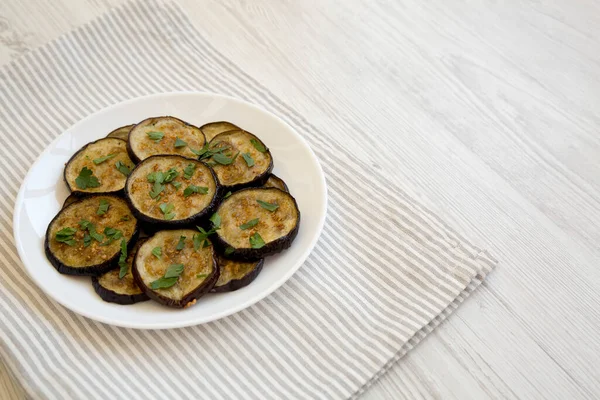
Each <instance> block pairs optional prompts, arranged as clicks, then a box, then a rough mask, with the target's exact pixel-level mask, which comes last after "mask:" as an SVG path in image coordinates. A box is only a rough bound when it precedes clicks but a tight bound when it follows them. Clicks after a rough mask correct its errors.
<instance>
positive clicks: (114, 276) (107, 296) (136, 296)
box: [92, 239, 150, 304]
mask: <svg viewBox="0 0 600 400" xmlns="http://www.w3.org/2000/svg"><path fill="white" fill-rule="evenodd" d="M145 241H146V239H140V240H138V241H137V243H136V244H135V246H134V247H133V249H131V251H128V252H127V254H126V259H125V261H124V266H125V268H124V269H125V270H126V272H125V274H124V275H123V274H122V273H121V271H122V270H123V267H122V266H119V267H118V268H116V269H113V270H110V271H108V272H107V273H105V274H103V275H100V276H99V277H92V286H93V287H94V290H95V291H96V293H98V295H99V296H100V297H101V298H102V300H104V301H106V302H109V303H117V304H134V303H139V302H141V301H146V300H150V298H149V297H148V296H147V295H146V293H144V292H143V291H142V289H140V288H139V286H138V285H137V284H136V283H135V281H134V280H133V273H132V265H133V260H134V258H135V254H136V253H137V251H138V249H139V248H140V246H141V245H142V244H143V243H144V242H145ZM121 276H122V277H121Z"/></svg>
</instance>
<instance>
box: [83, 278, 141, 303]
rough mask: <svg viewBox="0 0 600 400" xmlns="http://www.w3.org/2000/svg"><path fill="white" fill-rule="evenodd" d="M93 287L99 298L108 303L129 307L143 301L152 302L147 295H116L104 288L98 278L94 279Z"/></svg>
mask: <svg viewBox="0 0 600 400" xmlns="http://www.w3.org/2000/svg"><path fill="white" fill-rule="evenodd" d="M92 286H93V287H94V290H95V291H96V293H97V294H98V296H100V297H101V298H102V300H104V301H106V302H107V303H116V304H123V305H128V304H135V303H140V302H142V301H148V300H150V298H149V297H148V295H147V294H146V293H139V294H119V293H115V292H113V291H112V290H110V289H107V288H105V287H104V286H102V285H101V284H100V282H99V281H98V277H97V276H93V277H92Z"/></svg>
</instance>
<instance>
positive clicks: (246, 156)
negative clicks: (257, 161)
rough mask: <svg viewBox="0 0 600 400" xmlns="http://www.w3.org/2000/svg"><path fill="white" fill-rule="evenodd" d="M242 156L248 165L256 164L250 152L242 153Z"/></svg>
mask: <svg viewBox="0 0 600 400" xmlns="http://www.w3.org/2000/svg"><path fill="white" fill-rule="evenodd" d="M242 158H243V159H244V161H246V164H247V165H248V167H252V166H253V165H254V159H253V158H252V156H250V153H242Z"/></svg>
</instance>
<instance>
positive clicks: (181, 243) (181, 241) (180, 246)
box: [175, 236, 185, 251]
mask: <svg viewBox="0 0 600 400" xmlns="http://www.w3.org/2000/svg"><path fill="white" fill-rule="evenodd" d="M184 247H185V236H179V243H177V247H175V250H177V251H181V250H183V248H184Z"/></svg>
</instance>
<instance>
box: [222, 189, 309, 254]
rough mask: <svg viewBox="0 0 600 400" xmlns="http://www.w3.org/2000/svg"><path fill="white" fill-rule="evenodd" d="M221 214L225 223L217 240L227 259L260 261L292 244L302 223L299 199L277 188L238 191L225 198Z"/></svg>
mask: <svg viewBox="0 0 600 400" xmlns="http://www.w3.org/2000/svg"><path fill="white" fill-rule="evenodd" d="M217 214H218V215H219V216H220V218H221V221H220V222H221V225H220V229H219V230H217V232H216V234H215V235H214V236H213V243H214V244H215V246H217V248H218V249H219V250H220V252H221V253H224V254H225V255H226V256H227V258H231V259H234V260H241V261H252V260H258V259H260V258H263V257H265V256H268V255H270V254H274V253H278V252H280V251H282V250H284V249H286V248H288V247H290V245H291V244H292V241H293V240H294V239H295V238H296V235H297V234H298V228H299V225H300V210H298V205H297V204H296V200H295V199H294V198H293V197H292V196H291V195H290V194H289V193H286V192H284V191H282V190H279V189H276V188H249V189H244V190H240V191H238V192H235V193H233V194H232V195H231V196H229V197H228V198H227V199H225V200H223V202H222V203H221V205H220V206H219V208H218V209H217ZM255 220H258V222H257V223H255Z"/></svg>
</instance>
